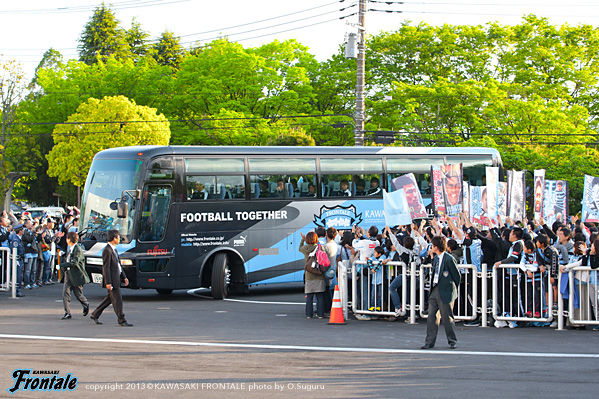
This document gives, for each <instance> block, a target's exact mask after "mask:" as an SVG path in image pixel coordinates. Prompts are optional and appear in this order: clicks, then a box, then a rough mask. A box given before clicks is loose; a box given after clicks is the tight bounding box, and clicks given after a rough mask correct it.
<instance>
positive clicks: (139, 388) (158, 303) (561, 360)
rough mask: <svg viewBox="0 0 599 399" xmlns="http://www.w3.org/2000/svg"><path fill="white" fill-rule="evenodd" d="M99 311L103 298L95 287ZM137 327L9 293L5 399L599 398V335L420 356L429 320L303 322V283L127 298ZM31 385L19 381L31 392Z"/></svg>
mask: <svg viewBox="0 0 599 399" xmlns="http://www.w3.org/2000/svg"><path fill="white" fill-rule="evenodd" d="M84 291H85V295H86V296H87V297H88V299H89V300H90V302H91V304H92V308H93V307H94V306H96V305H97V304H98V303H99V302H100V301H101V299H102V297H103V296H104V293H105V291H104V290H103V289H101V288H100V287H99V286H97V285H87V286H86V287H85V289H84ZM123 292H124V309H125V314H126V316H127V320H128V321H129V322H131V323H133V324H134V327H131V328H124V327H118V326H117V322H116V316H115V314H114V312H113V311H112V308H111V307H110V308H108V309H107V310H106V311H105V312H104V314H103V315H102V317H101V321H102V322H103V323H104V324H103V325H95V324H94V323H93V322H92V321H91V320H90V319H89V317H85V318H84V317H83V316H82V315H81V313H80V307H79V305H78V303H76V301H75V303H73V305H72V306H73V312H72V313H73V319H71V320H68V321H62V320H60V317H61V316H62V314H63V310H62V300H61V295H62V294H61V293H62V286H60V285H54V286H44V287H42V288H40V289H37V290H31V291H25V294H26V296H25V297H23V298H18V299H11V298H9V296H8V294H7V293H4V292H2V293H0V356H1V357H2V361H1V362H0V397H29V398H33V397H35V398H45V397H59V396H60V397H63V396H65V395H75V394H76V393H79V394H84V395H85V396H84V397H87V396H90V397H99V398H102V397H111V398H114V397H117V398H118V397H125V396H126V397H132V398H138V397H139V398H162V397H171V396H172V395H177V396H178V397H207V398H220V397H227V398H228V397H240V398H241V397H243V398H248V397H249V398H263V397H302V398H353V397H356V398H358V397H360V398H361V397H382V398H399V397H401V398H437V397H438V398H469V397H485V398H512V397H532V398H536V397H550V398H565V397H568V398H572V397H595V395H596V392H597V389H598V388H599V383H598V382H597V381H599V379H598V378H597V376H599V333H598V332H595V331H590V330H586V331H572V330H566V331H556V330H554V329H549V328H517V329H495V328H477V327H463V326H462V325H461V324H458V325H457V335H458V349H457V350H453V351H452V350H449V349H448V347H447V344H446V339H445V335H444V330H443V328H442V327H441V328H440V330H439V337H438V339H437V346H436V348H435V349H434V350H432V351H422V350H420V349H419V347H420V345H422V343H423V341H424V335H425V329H426V326H425V323H424V322H419V323H418V324H417V325H408V324H405V323H403V322H396V323H389V322H386V321H357V320H353V319H350V320H349V321H348V323H347V324H346V325H334V326H332V325H328V324H327V320H318V319H312V320H307V319H306V318H305V316H304V305H303V301H304V295H303V293H302V288H301V287H299V286H278V287H258V288H253V289H252V290H251V291H250V293H249V294H246V295H238V296H235V297H233V298H230V300H225V301H214V300H212V299H210V297H209V296H208V291H204V290H197V291H189V292H185V291H179V292H175V293H173V294H172V295H171V296H169V297H161V296H159V295H158V294H156V293H155V292H154V291H149V290H148V291H145V290H138V291H132V290H124V291H123ZM29 369H31V370H32V371H31V374H30V377H46V378H49V377H51V375H39V376H38V375H32V374H33V372H34V371H57V372H58V376H57V377H56V378H59V377H66V376H67V374H71V378H77V386H76V388H75V390H74V391H73V392H69V391H66V392H50V391H22V390H21V391H17V392H16V393H15V394H14V396H13V395H11V393H10V392H8V391H7V390H8V389H10V388H12V387H13V386H14V385H15V379H14V378H13V373H14V372H15V370H29ZM21 386H23V384H21Z"/></svg>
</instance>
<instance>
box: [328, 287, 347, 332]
mask: <svg viewBox="0 0 599 399" xmlns="http://www.w3.org/2000/svg"><path fill="white" fill-rule="evenodd" d="M329 324H347V323H346V322H345V319H344V318H343V306H341V295H340V294H339V286H338V285H336V286H335V295H333V306H331V317H329Z"/></svg>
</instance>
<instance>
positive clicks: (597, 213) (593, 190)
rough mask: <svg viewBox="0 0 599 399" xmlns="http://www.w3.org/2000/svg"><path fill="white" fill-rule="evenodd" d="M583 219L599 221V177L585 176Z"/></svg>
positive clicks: (584, 220) (585, 220)
mask: <svg viewBox="0 0 599 399" xmlns="http://www.w3.org/2000/svg"><path fill="white" fill-rule="evenodd" d="M581 219H582V221H583V222H595V223H596V222H599V177H594V176H589V175H585V176H584V192H583V195H582V218H581Z"/></svg>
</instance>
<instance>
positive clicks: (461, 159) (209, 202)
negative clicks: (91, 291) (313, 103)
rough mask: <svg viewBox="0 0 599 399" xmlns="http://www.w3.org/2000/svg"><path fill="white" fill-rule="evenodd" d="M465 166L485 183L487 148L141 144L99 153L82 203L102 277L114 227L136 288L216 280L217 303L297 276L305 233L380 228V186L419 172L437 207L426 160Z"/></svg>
mask: <svg viewBox="0 0 599 399" xmlns="http://www.w3.org/2000/svg"><path fill="white" fill-rule="evenodd" d="M457 163H462V165H463V173H464V180H465V181H468V182H469V183H470V184H472V185H483V184H484V182H483V179H484V176H485V167H486V166H499V167H501V157H500V155H499V153H498V152H497V151H496V150H494V149H489V148H472V147H470V148H467V147H464V148H428V147H427V148H424V147H216V146H214V147H204V146H202V147H198V146H196V147H193V146H139V147H123V148H112V149H108V150H104V151H101V152H99V153H98V154H96V156H95V157H94V159H93V162H92V165H91V168H90V171H89V174H88V177H87V181H86V183H85V189H84V192H83V206H82V209H81V214H82V217H81V224H80V230H81V234H82V240H81V242H82V243H83V245H84V246H85V248H86V252H85V258H86V268H87V271H88V272H89V273H90V275H91V276H92V279H93V281H94V282H96V283H101V281H102V274H101V273H102V250H103V249H104V247H105V246H106V237H107V232H108V231H109V230H112V229H117V230H119V231H120V234H121V242H120V244H119V245H118V246H117V250H118V253H119V259H120V262H121V265H122V267H123V270H124V271H125V273H126V275H127V277H128V279H129V282H130V285H129V287H131V288H152V289H155V290H157V291H158V293H160V294H165V295H167V294H170V293H171V292H172V291H173V290H177V289H191V288H199V287H207V288H208V287H210V288H211V293H212V296H213V297H214V298H215V299H222V298H225V297H226V296H227V294H228V293H229V292H240V291H241V292H245V291H247V290H248V288H249V287H251V286H253V285H258V284H271V283H289V282H301V281H302V280H303V273H304V256H303V255H302V254H301V253H300V252H299V251H298V247H299V244H300V240H301V234H302V233H303V234H306V233H308V232H309V231H311V230H313V229H314V228H316V227H317V226H323V227H325V228H328V227H331V226H332V227H335V228H336V229H337V230H344V229H351V227H352V226H353V225H356V226H361V227H363V228H365V229H368V227H370V226H372V225H374V226H377V227H378V228H379V231H381V229H382V228H383V227H384V226H385V214H384V208H383V196H382V189H385V190H387V191H392V187H391V184H390V182H391V180H393V179H394V178H396V177H398V176H401V175H404V174H406V173H413V174H414V175H415V177H416V180H417V182H418V189H419V190H420V192H421V193H422V196H423V198H424V201H425V203H429V204H430V196H431V191H430V189H431V184H430V173H431V166H433V165H439V166H440V165H444V164H457Z"/></svg>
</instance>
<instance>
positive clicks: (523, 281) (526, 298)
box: [493, 264, 554, 323]
mask: <svg viewBox="0 0 599 399" xmlns="http://www.w3.org/2000/svg"><path fill="white" fill-rule="evenodd" d="M526 266H528V265H520V264H503V265H499V266H493V298H495V300H494V301H493V318H494V319H495V320H499V321H506V322H519V321H520V322H522V321H526V322H541V323H550V322H552V321H553V320H554V313H553V312H554V307H553V303H554V302H553V288H552V284H551V278H550V276H549V273H548V271H545V272H544V273H541V276H539V281H536V279H535V277H536V276H535V274H534V273H540V272H532V271H527V269H526ZM528 273H532V277H530V276H529V274H528ZM528 312H530V313H528ZM527 313H528V315H527Z"/></svg>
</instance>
